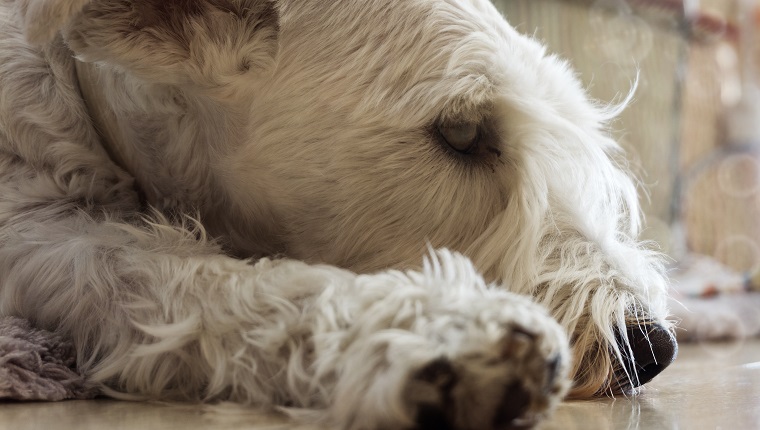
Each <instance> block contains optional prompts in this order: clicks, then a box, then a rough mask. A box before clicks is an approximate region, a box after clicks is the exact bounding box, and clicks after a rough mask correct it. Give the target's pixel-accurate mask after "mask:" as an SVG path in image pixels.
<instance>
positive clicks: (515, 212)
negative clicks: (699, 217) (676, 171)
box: [0, 0, 669, 429]
mask: <svg viewBox="0 0 760 430" xmlns="http://www.w3.org/2000/svg"><path fill="white" fill-rule="evenodd" d="M617 112H618V108H617V107H613V108H608V107H606V106H602V105H599V104H597V103H594V102H592V101H589V99H588V98H587V96H586V94H585V91H584V90H583V88H582V87H581V85H580V84H579V82H578V80H577V79H576V77H575V76H574V75H573V72H572V71H571V70H570V68H569V67H568V65H567V63H565V62H564V61H562V60H560V59H558V58H557V57H555V56H552V55H549V54H547V53H546V52H545V49H544V48H543V47H542V46H541V45H540V44H539V43H538V42H536V41H535V40H532V39H530V38H527V37H524V36H522V35H519V34H518V33H517V32H516V31H515V30H514V29H513V28H512V27H510V26H509V25H508V24H507V23H506V21H504V19H503V18H502V17H501V16H500V15H499V14H498V13H497V12H496V10H495V9H494V8H493V6H492V5H491V4H490V3H489V2H487V1H485V0H405V1H390V0H376V1H359V0H336V1H329V2H325V1H322V0H319V1H317V0H278V1H265V0H209V1H200V0H177V1H166V2H161V1H159V0H132V1H128V0H94V1H82V0H78V1H75V0H59V1H54V0H45V1H43V0H15V1H14V0H1V1H0V314H2V315H18V316H23V317H26V318H29V319H30V320H31V321H32V322H33V323H34V324H36V325H38V326H40V327H44V328H48V329H53V330H57V331H59V332H61V333H64V334H66V335H68V336H71V337H72V338H73V339H74V341H75V343H76V345H77V348H78V354H79V366H80V368H81V369H82V371H84V372H86V373H87V375H88V376H89V377H90V378H91V380H92V381H95V382H99V383H101V384H103V390H104V392H106V393H108V394H110V395H113V396H117V397H120V396H122V397H123V396H126V397H130V398H132V397H137V398H161V399H185V400H188V399H189V400H202V401H219V400H232V401H235V402H240V403H243V404H251V405H259V406H261V405H265V406H277V405H280V406H282V405H289V406H296V407H302V408H316V409H319V410H321V411H324V412H323V413H322V415H321V416H322V419H323V420H325V422H328V423H331V425H333V426H336V427H340V428H346V429H360V428H368V429H369V428H394V429H395V428H403V427H405V426H412V425H413V424H414V422H415V420H417V425H420V426H421V427H423V428H424V427H425V426H424V425H423V424H424V423H422V424H421V423H420V414H421V412H420V411H422V409H423V407H424V405H434V406H436V407H437V408H439V409H441V410H444V412H440V413H442V414H443V415H445V419H446V421H447V422H448V423H449V424H450V425H452V428H461V429H483V428H492V427H493V428H495V427H497V425H496V424H495V423H496V421H499V420H502V421H504V420H506V421H504V422H507V423H512V420H518V421H519V420H522V421H520V422H527V421H528V420H535V419H538V418H540V417H541V416H543V415H544V414H545V413H546V412H547V411H548V410H550V409H551V406H552V405H554V404H556V402H557V401H559V400H560V399H561V398H562V397H563V396H564V394H565V393H566V390H567V388H568V386H569V384H568V382H569V381H568V379H567V378H568V375H569V376H572V377H573V379H574V381H575V385H574V388H573V393H574V394H575V395H578V396H590V395H593V394H597V393H602V392H605V391H606V390H609V389H612V388H614V386H615V385H616V384H618V383H620V381H619V380H618V379H620V378H621V375H620V373H619V372H618V373H615V372H616V370H617V371H619V369H616V366H619V365H617V364H616V363H618V362H619V361H620V360H621V359H622V357H623V356H625V355H629V351H627V350H626V349H625V348H620V347H619V346H618V345H619V342H618V340H617V339H618V338H617V337H616V336H619V335H620V333H624V332H625V328H626V327H627V326H630V325H635V324H638V323H640V322H656V323H659V324H661V325H663V326H665V327H669V323H668V321H667V320H666V317H667V309H666V306H665V288H666V287H665V280H664V277H663V273H662V267H661V264H660V260H659V258H658V256H657V255H656V253H654V252H652V251H649V250H648V248H647V246H646V245H645V244H641V243H639V242H638V241H637V239H636V238H637V235H638V231H639V229H640V219H639V217H640V210H639V206H638V202H637V190H636V187H635V183H634V182H633V181H632V180H631V179H630V177H629V175H628V173H627V172H626V168H625V164H624V163H623V161H622V160H623V158H622V154H621V153H620V150H619V148H618V146H617V144H616V143H615V142H614V141H613V140H611V139H610V137H609V136H608V133H607V130H606V122H607V121H609V120H610V119H612V118H613V117H614V116H615V115H616V114H617ZM441 122H454V123H463V122H472V123H478V124H481V126H482V127H483V129H484V130H485V131H484V134H485V137H484V140H483V142H482V148H480V149H481V151H479V152H478V153H475V154H469V155H465V154H459V153H455V152H454V151H452V150H451V148H448V147H446V145H445V144H443V143H442V142H441V141H440V138H439V136H437V135H436V131H435V130H436V124H439V123H441ZM431 246H432V247H433V248H440V251H437V252H429V249H430V247H431ZM447 249H450V250H452V251H448V250H447ZM459 253H461V254H463V255H466V256H467V257H469V258H471V259H472V261H473V263H474V266H473V265H472V264H471V263H470V262H469V260H468V259H467V258H465V257H463V256H462V255H460V254H459ZM426 255H427V257H426V258H427V259H426V260H425V261H426V263H425V266H424V268H423V267H421V262H422V261H423V257H425V256H426ZM273 257H277V259H271V258H273ZM279 257H285V258H279ZM398 270H401V271H398ZM357 273H363V274H362V275H357ZM481 274H483V275H481ZM482 276H485V279H486V280H485V281H484V280H483V278H482ZM508 291H511V292H508ZM513 293H519V294H522V295H524V296H528V297H532V298H533V300H534V301H535V302H537V303H539V304H541V305H543V306H539V305H537V304H534V303H531V301H529V300H528V299H527V298H523V297H519V296H517V295H514V294H513ZM543 308H547V309H548V310H549V314H550V315H551V317H550V316H548V314H547V313H546V312H545V311H544V310H543ZM560 327H562V328H563V329H564V330H561V329H560ZM565 333H567V335H566V334H565ZM623 345H626V344H625V342H623ZM571 346H572V348H573V353H572V355H573V358H572V359H571V357H570V352H569V351H570V350H569V347H571ZM440 360H443V362H445V363H446V364H445V365H441V366H443V367H441V366H439V365H438V364H437V363H439V361H440ZM431 369H432V370H431ZM431 372H432V373H431ZM431 375H432V376H431ZM451 375H458V376H457V378H455V379H456V381H455V382H451V381H449V380H448V379H447V378H449V377H451ZM628 377H632V376H631V375H622V378H628ZM442 381H443V382H442ZM446 381H448V382H446ZM447 384H453V385H451V386H450V385H447ZM515 387H517V388H515ZM447 390H449V391H447ZM442 393H448V394H446V396H450V398H449V397H446V396H444V394H442ZM446 399H448V400H446ZM526 399H527V400H526ZM447 401H448V402H453V403H452V404H453V405H455V407H452V408H449V409H446V408H445V407H444V403H445V402H447ZM521 402H523V403H525V402H527V403H525V404H522V403H521ZM518 404H519V407H518V406H516V405H518ZM509 405H512V406H509ZM511 408H515V410H514V411H512V412H509V413H512V414H513V415H514V417H513V416H500V415H499V414H502V415H503V414H505V413H507V412H504V411H511ZM447 414H448V415H447ZM507 414H508V413H507ZM515 422H517V421H515Z"/></svg>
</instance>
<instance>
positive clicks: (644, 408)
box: [0, 341, 760, 430]
mask: <svg viewBox="0 0 760 430" xmlns="http://www.w3.org/2000/svg"><path fill="white" fill-rule="evenodd" d="M265 422H270V423H271V422H272V421H271V418H267V417H261V416H249V415H241V414H235V413H231V411H223V412H221V413H205V414H204V413H202V412H201V411H199V410H194V409H192V408H186V409H182V408H177V407H173V406H160V405H148V404H138V403H129V402H115V401H109V400H95V401H84V402H63V403H0V430H27V429H54V430H69V429H71V430H73V429H76V430H91V429H92V430H95V429H97V430H101V429H114V430H121V429H124V430H127V429H135V430H136V429H156V430H172V429H177V430H180V429H181V430H196V429H220V430H228V429H230V430H231V429H247V430H258V429H263V428H267V427H269V426H267V425H264V423H265ZM284 428H288V429H292V428H293V427H292V426H291V425H287V424H286V425H285V426H284ZM540 429H541V430H571V429H584V430H585V429H626V430H628V429H631V430H633V429H641V430H649V429H655V430H656V429H667V430H676V429H688V430H691V429H716V430H717V429H722V430H729V429H731V430H734V429H737V430H744V429H760V342H758V341H753V342H740V343H731V344H704V345H684V346H682V347H681V352H680V356H679V358H678V360H677V361H676V363H675V364H674V365H673V366H672V367H671V368H670V369H668V371H667V372H665V374H663V375H661V376H660V377H659V378H657V379H656V380H655V381H653V382H652V383H651V384H650V386H649V387H647V389H646V391H645V392H643V393H642V394H640V395H639V396H637V397H635V398H618V399H600V400H596V401H577V402H565V403H564V404H562V405H561V406H560V407H559V409H558V410H557V411H556V413H555V414H554V416H553V418H552V419H551V420H549V421H547V422H545V423H544V424H543V425H542V426H540Z"/></svg>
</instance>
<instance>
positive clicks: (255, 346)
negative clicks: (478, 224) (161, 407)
mask: <svg viewBox="0 0 760 430" xmlns="http://www.w3.org/2000/svg"><path fill="white" fill-rule="evenodd" d="M35 218H36V217H35V215H34V214H31V216H29V217H27V219H25V220H20V219H18V220H16V221H15V222H14V223H13V224H12V225H6V226H5V227H4V228H3V229H2V230H0V273H2V276H3V279H2V284H0V285H1V290H0V294H1V295H0V305H1V306H2V309H1V310H0V313H2V314H3V315H19V316H23V317H26V318H29V319H30V320H31V321H33V322H34V323H35V324H36V325H38V326H40V327H45V328H47V329H52V330H57V331H59V332H61V333H64V334H66V335H68V336H71V337H72V338H73V340H74V341H75V344H76V347H77V351H78V354H79V364H80V366H81V368H82V369H83V370H84V371H86V372H87V374H88V375H89V377H90V378H91V379H92V380H94V381H96V382H100V383H102V384H103V386H104V387H105V389H106V392H107V393H109V394H111V395H119V394H120V393H125V394H135V395H138V396H142V397H148V398H161V399H191V400H204V401H215V400H232V401H235V402H239V403H243V404H253V405H292V406H297V407H309V408H315V409H320V410H323V411H325V413H324V414H323V416H324V417H325V419H327V420H328V421H329V422H330V423H331V424H332V425H333V426H336V427H340V428H350V429H359V428H362V429H364V428H367V429H374V428H407V427H413V426H418V427H422V428H444V427H439V426H441V425H447V426H449V427H445V428H457V429H476V428H477V429H489V428H501V426H502V425H504V424H509V423H511V422H512V421H514V420H515V419H532V418H536V417H539V416H541V415H542V414H543V413H545V412H546V411H547V410H548V409H549V408H550V407H551V406H552V405H553V404H555V403H556V402H557V401H558V400H559V399H560V398H561V396H562V395H563V394H564V392H565V389H566V386H567V379H566V374H567V369H568V368H569V366H568V364H569V363H568V361H569V358H568V356H569V355H568V354H569V353H568V351H567V349H566V346H565V344H566V339H565V337H564V334H563V333H562V331H561V330H560V328H559V326H558V325H557V324H556V323H555V322H553V320H552V319H551V318H549V317H548V316H547V314H546V313H545V312H544V311H543V310H542V309H540V308H539V307H538V306H536V305H534V304H532V303H531V302H530V301H528V300H527V299H523V298H520V297H517V296H515V295H512V294H510V293H508V292H504V291H501V290H499V289H496V288H490V287H487V286H485V285H484V283H483V281H482V280H481V278H480V277H479V276H478V275H477V273H476V272H475V271H474V269H473V268H472V266H471V265H470V263H469V262H468V261H467V260H466V259H464V258H463V257H459V256H456V255H450V254H448V253H445V252H444V253H441V254H439V256H438V257H435V258H433V259H432V262H431V263H429V264H428V267H427V268H426V269H425V270H424V271H422V272H409V273H401V272H385V273H379V274H375V275H365V276H357V275H355V274H353V273H351V272H347V271H344V270H341V269H338V268H335V267H331V266H311V265H307V264H304V263H301V262H297V261H292V260H277V261H271V260H268V259H264V260H261V261H259V262H257V263H256V264H255V265H251V264H250V263H249V262H246V261H241V260H236V259H232V258H228V257H226V256H223V255H221V254H220V253H219V251H218V249H217V248H216V247H215V246H214V245H212V244H210V243H208V242H205V241H204V240H202V239H201V240H198V236H199V234H200V233H201V231H200V230H199V229H195V230H193V229H191V228H190V229H188V228H183V227H176V226H170V225H169V224H166V223H163V222H160V221H159V222H157V223H148V222H139V223H131V224H127V223H121V222H114V221H107V220H101V221H96V220H94V219H93V218H92V217H90V216H87V215H84V214H77V213H73V214H70V215H67V216H62V217H56V219H55V220H52V219H46V220H44V222H41V221H39V220H38V219H35ZM201 236H202V235H201ZM415 423H416V424H415Z"/></svg>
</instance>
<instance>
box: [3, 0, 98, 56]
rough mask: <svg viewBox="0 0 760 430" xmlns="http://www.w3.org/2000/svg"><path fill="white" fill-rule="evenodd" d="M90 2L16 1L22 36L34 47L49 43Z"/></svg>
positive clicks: (56, 0) (65, 0)
mask: <svg viewBox="0 0 760 430" xmlns="http://www.w3.org/2000/svg"><path fill="white" fill-rule="evenodd" d="M90 1H91V0H18V1H17V2H16V5H17V7H18V8H19V11H20V12H21V17H22V19H23V20H24V22H23V25H24V35H25V36H26V38H27V40H28V41H29V42H30V43H32V44H35V45H41V44H44V43H47V42H50V41H51V40H53V38H55V36H56V35H57V34H58V32H59V31H60V30H61V28H63V27H64V26H65V25H66V24H67V23H68V22H69V21H71V20H72V19H73V18H74V17H75V16H77V15H78V14H79V13H80V12H81V11H82V9H83V8H84V7H85V5H86V4H87V3H89V2H90Z"/></svg>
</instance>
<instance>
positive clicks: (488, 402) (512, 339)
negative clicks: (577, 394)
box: [404, 324, 569, 430]
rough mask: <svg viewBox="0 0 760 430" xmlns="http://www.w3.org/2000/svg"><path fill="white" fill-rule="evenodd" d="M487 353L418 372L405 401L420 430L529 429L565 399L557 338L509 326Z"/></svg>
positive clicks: (563, 359)
mask: <svg viewBox="0 0 760 430" xmlns="http://www.w3.org/2000/svg"><path fill="white" fill-rule="evenodd" d="M503 331H504V334H503V335H502V336H501V337H500V338H499V339H498V340H497V341H496V342H493V343H491V344H490V345H487V346H486V347H485V348H476V349H474V350H471V351H467V352H463V353H462V354H461V355H455V356H451V357H446V356H442V357H440V358H438V359H435V360H433V361H431V362H429V363H427V364H425V365H424V366H422V367H421V368H419V369H417V370H416V371H414V372H412V373H411V377H410V379H409V381H408V384H407V386H406V388H405V390H404V400H405V403H406V405H407V407H408V408H409V409H410V413H411V415H412V417H413V419H414V421H415V428H416V429H419V430H428V429H430V430H432V429H437V430H444V429H451V430H454V429H456V430H470V429H472V430H475V429H479V430H482V429H510V428H520V427H523V426H531V425H533V424H534V423H535V422H537V421H538V420H539V419H540V418H542V417H543V416H544V415H546V414H547V412H548V411H550V410H551V408H552V407H553V406H554V405H555V404H556V403H557V402H558V401H559V400H561V398H562V397H563V396H564V394H565V392H566V390H567V388H568V385H569V384H568V380H567V369H568V355H567V352H566V350H565V349H564V348H562V347H561V346H560V345H562V342H564V337H563V336H557V332H556V331H554V330H551V331H550V332H542V331H540V330H538V329H537V328H536V327H531V328H527V327H524V326H520V325H517V324H511V325H509V326H505V327H504V328H503Z"/></svg>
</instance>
